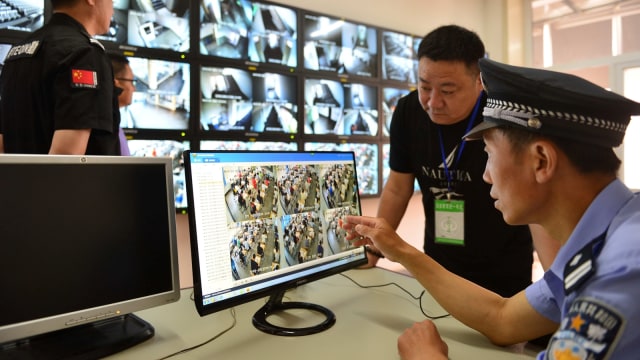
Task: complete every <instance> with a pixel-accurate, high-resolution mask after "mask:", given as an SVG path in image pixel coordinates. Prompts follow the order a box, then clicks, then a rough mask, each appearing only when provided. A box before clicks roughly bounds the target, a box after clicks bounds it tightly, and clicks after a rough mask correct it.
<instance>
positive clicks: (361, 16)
mask: <svg viewBox="0 0 640 360" xmlns="http://www.w3.org/2000/svg"><path fill="white" fill-rule="evenodd" d="M515 1H516V2H518V3H523V2H526V3H528V2H527V1H525V0H515ZM271 2H274V3H280V4H283V5H288V6H293V7H297V8H299V9H305V10H310V11H316V12H321V13H323V14H327V15H333V16H337V17H344V18H345V19H348V20H353V21H361V22H363V23H365V24H371V25H375V26H379V27H383V28H388V29H390V30H397V31H401V32H407V33H410V34H415V35H417V36H423V35H425V34H426V33H428V32H429V31H430V30H432V29H434V28H436V27H438V26H440V25H447V24H453V23H455V24H457V25H461V26H464V27H466V28H468V29H470V30H473V31H475V32H477V33H478V35H479V36H480V37H481V38H482V39H483V41H484V42H485V46H486V47H487V51H488V52H489V54H490V56H491V57H492V58H494V59H503V58H505V50H506V49H507V47H506V46H505V45H504V40H505V39H506V36H507V34H508V32H507V31H506V27H505V23H506V15H505V14H506V10H507V0H454V1H452V0H392V1H389V0H323V1H317V0H275V1H271Z"/></svg>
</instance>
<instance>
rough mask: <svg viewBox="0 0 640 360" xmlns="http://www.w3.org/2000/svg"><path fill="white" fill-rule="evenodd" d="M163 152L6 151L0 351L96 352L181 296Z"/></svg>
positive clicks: (149, 330)
mask: <svg viewBox="0 0 640 360" xmlns="http://www.w3.org/2000/svg"><path fill="white" fill-rule="evenodd" d="M171 170H172V164H171V159H169V158H139V157H127V156H118V157H113V156H71V155H67V156H65V155H57V156H56V155H2V156H0V174H4V175H3V176H0V188H1V189H4V190H5V191H4V192H3V195H2V206H0V239H2V251H0V287H1V288H2V311H0V358H5V357H6V358H11V359H39V358H47V359H63V358H64V359H68V358H74V359H75V358H100V357H104V356H107V355H109V354H112V353H114V352H117V351H119V350H123V349H125V348H127V347H129V346H132V345H135V344H137V343H139V342H142V341H144V340H146V339H148V338H150V337H152V336H153V335H154V329H153V326H152V324H149V323H148V322H146V321H144V320H143V319H141V318H139V317H137V316H136V315H134V314H133V312H136V311H139V310H143V309H146V308H150V307H155V306H159V305H163V304H167V303H171V302H174V301H177V300H178V299H179V297H180V286H179V277H178V261H177V259H178V257H177V241H176V228H175V215H176V214H175V210H174V200H173V176H172V172H171Z"/></svg>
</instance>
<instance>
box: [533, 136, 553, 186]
mask: <svg viewBox="0 0 640 360" xmlns="http://www.w3.org/2000/svg"><path fill="white" fill-rule="evenodd" d="M529 155H530V156H531V159H532V166H533V171H534V173H535V177H536V181H537V182H538V183H545V182H547V181H549V180H550V179H551V178H552V177H553V175H554V174H555V173H556V171H557V166H558V149H557V148H556V147H555V146H554V145H553V144H552V143H551V142H549V141H546V140H538V141H534V142H532V143H531V144H530V146H529Z"/></svg>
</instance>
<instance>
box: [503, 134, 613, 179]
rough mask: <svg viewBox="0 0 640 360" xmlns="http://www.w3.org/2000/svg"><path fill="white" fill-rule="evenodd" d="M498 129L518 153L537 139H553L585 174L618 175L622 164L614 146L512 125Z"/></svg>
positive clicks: (572, 162)
mask: <svg viewBox="0 0 640 360" xmlns="http://www.w3.org/2000/svg"><path fill="white" fill-rule="evenodd" d="M496 129H498V130H499V131H502V133H503V134H504V135H505V137H506V138H507V139H508V140H509V143H510V144H511V147H512V149H513V151H514V153H516V154H518V153H519V152H521V151H522V150H523V149H524V147H525V146H526V145H528V144H530V143H532V142H533V141H535V140H538V139H546V140H548V141H551V142H552V143H554V144H555V145H556V146H557V147H558V148H559V149H560V151H562V152H563V153H564V154H565V155H566V156H567V158H568V159H569V161H570V162H571V164H573V166H575V167H576V169H578V170H579V171H580V172H581V173H583V174H589V173H603V174H609V175H617V173H618V170H620V165H621V164H622V162H621V161H620V159H619V158H618V156H617V155H616V153H615V152H614V151H613V148H608V147H604V146H597V145H594V144H590V143H587V142H580V141H575V140H570V139H565V138H559V137H555V136H549V135H542V134H539V133H534V132H531V131H527V130H525V129H524V128H519V127H515V126H511V125H503V126H499V127H497V128H496Z"/></svg>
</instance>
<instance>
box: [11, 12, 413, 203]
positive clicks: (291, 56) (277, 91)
mask: <svg viewBox="0 0 640 360" xmlns="http://www.w3.org/2000/svg"><path fill="white" fill-rule="evenodd" d="M113 5H114V15H113V18H112V20H111V23H110V27H109V30H108V31H107V33H105V34H100V35H97V36H96V38H98V39H99V40H100V41H101V42H102V44H103V45H104V46H105V48H106V49H107V51H109V52H114V53H118V54H121V55H125V56H127V57H128V58H129V61H130V65H131V68H132V70H133V74H134V78H135V86H136V90H135V92H134V95H133V101H132V103H131V105H129V106H126V107H124V108H121V118H122V121H121V123H122V127H123V128H124V130H125V133H126V135H127V138H128V143H129V148H130V150H131V154H132V155H133V156H170V157H171V158H172V159H173V161H174V168H175V169H174V175H175V188H176V207H177V208H178V209H179V210H180V211H184V210H185V209H186V206H187V204H186V201H187V200H186V196H185V194H184V170H183V168H182V152H183V151H184V150H187V149H233V150H238V149H246V150H251V149H257V150H269V149H274V150H276V149H277V150H283V149H284V150H290V151H296V150H345V151H354V152H355V153H356V157H357V159H358V164H357V169H356V171H357V175H358V179H359V182H360V186H359V189H360V192H361V195H362V196H363V197H367V196H377V195H379V193H380V191H381V189H382V186H383V184H384V181H385V179H386V173H387V172H388V166H387V164H386V162H387V159H388V146H386V144H388V142H389V139H388V137H389V125H390V122H391V118H392V116H393V111H394V109H395V106H396V103H397V101H398V99H399V98H400V97H402V96H404V95H406V94H408V93H409V92H410V91H411V90H412V89H414V88H415V86H416V74H417V64H418V60H417V57H416V52H417V47H418V45H419V43H420V39H421V37H422V34H417V35H414V34H406V33H402V32H398V31H394V30H392V29H384V28H381V27H377V26H375V25H373V24H364V23H359V22H357V21H352V20H349V19H344V18H341V17H338V16H333V15H328V14H322V13H317V12H310V11H307V10H304V9H299V8H294V7H290V6H284V5H280V4H276V3H272V2H269V1H249V0H114V2H113ZM8 6H10V7H12V8H14V9H15V13H13V12H12V13H13V14H14V16H13V17H9V18H10V20H6V21H5V20H0V64H3V63H4V55H5V54H6V53H7V51H8V49H9V48H10V46H11V45H12V44H15V43H17V42H18V41H20V39H21V38H23V37H24V36H26V35H27V34H29V33H30V32H33V31H35V30H36V29H38V28H40V27H41V26H42V25H43V24H44V23H46V21H47V20H48V18H49V17H50V16H51V10H50V9H48V5H46V3H45V1H44V0H12V2H11V3H9V5H8ZM0 66H1V65H0ZM0 71H1V68H0Z"/></svg>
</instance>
